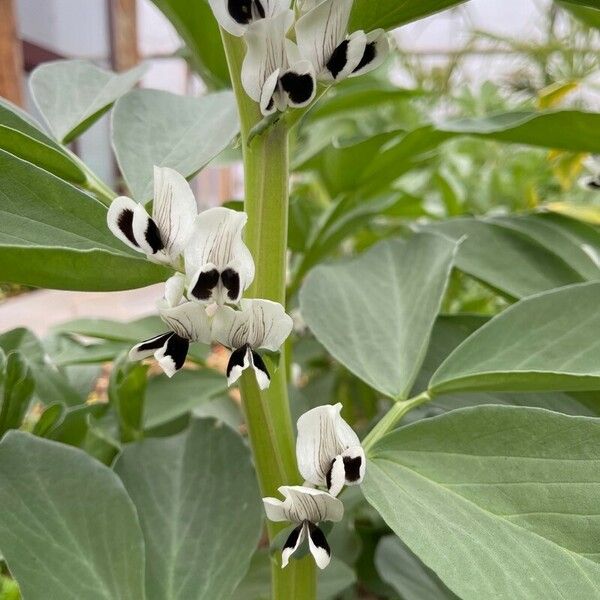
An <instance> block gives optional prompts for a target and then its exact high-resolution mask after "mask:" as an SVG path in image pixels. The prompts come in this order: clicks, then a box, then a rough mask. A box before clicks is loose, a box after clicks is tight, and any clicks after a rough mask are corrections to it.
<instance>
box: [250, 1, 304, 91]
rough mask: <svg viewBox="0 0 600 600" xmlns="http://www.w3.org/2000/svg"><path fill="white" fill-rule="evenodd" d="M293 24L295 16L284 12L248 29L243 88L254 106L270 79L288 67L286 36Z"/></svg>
mask: <svg viewBox="0 0 600 600" xmlns="http://www.w3.org/2000/svg"><path fill="white" fill-rule="evenodd" d="M293 22H294V12H293V11H292V10H284V11H282V12H281V13H279V14H278V15H276V16H275V17H273V18H270V19H261V20H260V21H256V22H255V23H252V25H250V26H248V29H247V31H246V35H245V36H244V40H245V41H246V47H247V50H246V56H245V57H244V62H243V64H242V85H243V86H244V90H245V91H246V93H247V94H248V96H250V98H252V100H254V101H255V102H260V99H261V95H262V91H263V86H264V85H265V82H266V81H267V79H268V77H270V76H271V74H272V73H274V72H275V71H277V69H284V68H286V67H287V55H286V52H285V35H286V33H287V32H288V30H289V28H290V27H291V26H292V23H293Z"/></svg>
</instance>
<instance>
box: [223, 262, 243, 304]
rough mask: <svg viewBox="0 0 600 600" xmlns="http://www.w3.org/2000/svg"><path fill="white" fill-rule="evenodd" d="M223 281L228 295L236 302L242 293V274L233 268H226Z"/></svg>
mask: <svg viewBox="0 0 600 600" xmlns="http://www.w3.org/2000/svg"><path fill="white" fill-rule="evenodd" d="M221 281H222V282H223V285H224V286H225V289H226V290H227V297H228V298H229V299H230V300H231V301H232V302H235V301H236V300H237V299H238V298H239V295H240V276H239V275H238V273H237V272H236V271H234V270H233V269H225V270H224V271H223V272H222V273H221Z"/></svg>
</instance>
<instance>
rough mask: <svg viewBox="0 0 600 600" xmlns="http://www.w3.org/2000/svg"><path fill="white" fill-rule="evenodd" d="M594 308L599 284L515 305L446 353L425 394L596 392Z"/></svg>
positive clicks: (599, 338)
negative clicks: (462, 392) (494, 391)
mask: <svg viewBox="0 0 600 600" xmlns="http://www.w3.org/2000/svg"><path fill="white" fill-rule="evenodd" d="M599 304H600V283H583V284H579V285H573V286H568V287H564V288H561V289H558V290H553V291H550V292H545V293H542V294H538V295H536V296H531V297H530V298H525V299H524V300H521V301H520V302H517V303H516V304H514V305H512V306H511V307H509V308H508V309H506V310H505V311H504V312H502V313H501V314H499V315H498V316H497V317H495V318H494V319H492V320H491V321H490V322H489V323H487V324H486V325H484V326H483V327H481V328H480V329H478V330H477V331H476V332H475V333H474V334H473V335H471V336H470V337H469V338H467V339H466V340H465V341H464V342H463V343H462V344H461V345H460V346H458V348H456V350H454V352H452V354H450V356H449V357H448V358H447V359H446V360H445V361H444V362H443V363H442V365H441V366H440V367H439V368H438V370H437V371H436V372H435V373H434V374H433V376H432V378H431V381H430V383H429V387H430V390H431V391H432V392H433V393H434V394H440V393H445V392H452V391H467V390H471V391H476V390H490V391H493V390H497V391H546V390H548V391H550V390H557V391H567V392H568V391H581V390H600V362H598V360H597V358H598V348H599V347H600V311H599V310H598V306H599Z"/></svg>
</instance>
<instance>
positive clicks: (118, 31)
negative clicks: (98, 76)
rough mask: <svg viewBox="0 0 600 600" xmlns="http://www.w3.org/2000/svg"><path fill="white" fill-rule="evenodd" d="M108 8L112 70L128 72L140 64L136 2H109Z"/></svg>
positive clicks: (129, 0) (132, 0) (123, 0)
mask: <svg viewBox="0 0 600 600" xmlns="http://www.w3.org/2000/svg"><path fill="white" fill-rule="evenodd" d="M108 8H109V16H110V45H111V63H112V68H113V69H114V70H115V71H126V70H127V69H131V68H132V67H135V66H136V65H137V64H138V63H139V62H140V55H139V51H138V40H137V10H136V0H108Z"/></svg>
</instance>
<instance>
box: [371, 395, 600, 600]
mask: <svg viewBox="0 0 600 600" xmlns="http://www.w3.org/2000/svg"><path fill="white" fill-rule="evenodd" d="M599 439H600V421H599V420H598V419H593V418H587V417H568V416H565V415H559V414H557V413H552V412H549V411H545V410H540V409H534V408H513V407H500V406H487V407H478V408H469V409H463V410H456V411H453V412H451V413H448V414H446V415H444V416H441V417H435V418H432V419H425V420H424V421H420V422H418V423H415V424H413V425H409V426H408V427H404V428H401V429H399V430H397V431H395V432H393V433H392V434H390V435H388V436H386V437H384V438H383V439H382V440H381V441H380V442H379V443H378V444H376V445H375V447H374V448H373V451H372V457H371V460H370V461H369V465H368V466H367V476H366V479H365V482H364V483H363V492H364V494H365V496H366V498H367V500H368V501H369V503H370V504H371V505H372V506H374V507H375V508H376V509H377V510H378V511H379V513H380V514H381V515H382V517H383V518H384V519H385V521H386V522H387V524H388V525H389V526H390V527H391V528H392V529H393V530H394V532H395V533H396V534H397V535H398V536H400V538H401V539H402V540H403V541H404V542H405V543H406V544H407V545H408V546H409V547H410V549H411V550H412V551H413V552H415V553H416V554H417V555H418V556H419V558H420V559H421V560H422V561H423V562H424V563H425V564H427V565H428V566H429V567H430V568H432V569H433V570H434V571H435V573H436V574H437V575H438V576H439V577H440V578H441V579H442V581H443V582H444V583H445V584H446V585H447V586H448V587H449V588H450V589H451V590H452V591H453V592H454V593H456V594H457V595H458V596H459V597H460V598H462V599H463V600H481V598H502V599H509V598H510V599H511V600H531V599H532V598H547V599H549V600H564V599H565V598H593V597H595V596H596V595H597V593H598V589H599V588H600V564H598V561H599V560H600V554H599V553H598V539H600V518H599V517H598V502H599V500H600V444H598V440H599Z"/></svg>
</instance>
